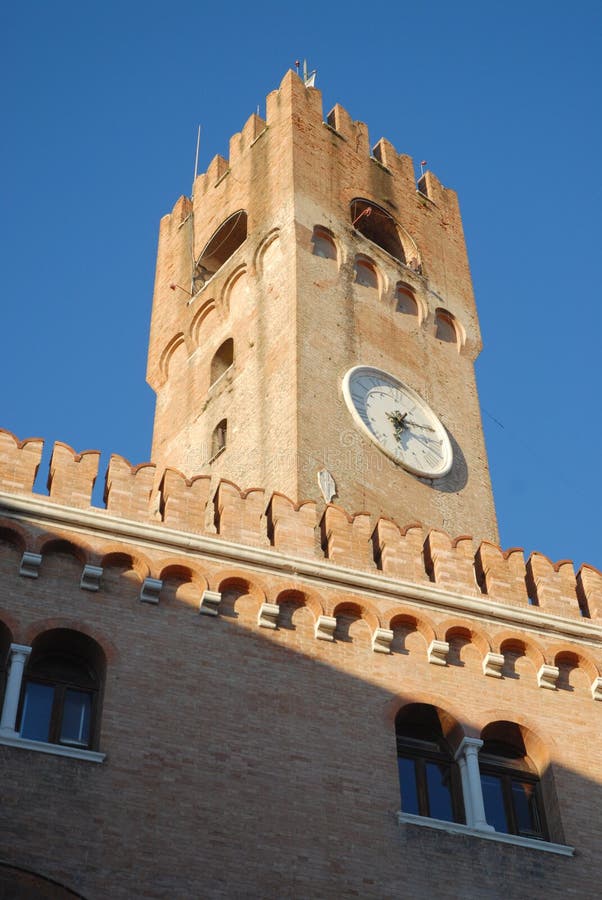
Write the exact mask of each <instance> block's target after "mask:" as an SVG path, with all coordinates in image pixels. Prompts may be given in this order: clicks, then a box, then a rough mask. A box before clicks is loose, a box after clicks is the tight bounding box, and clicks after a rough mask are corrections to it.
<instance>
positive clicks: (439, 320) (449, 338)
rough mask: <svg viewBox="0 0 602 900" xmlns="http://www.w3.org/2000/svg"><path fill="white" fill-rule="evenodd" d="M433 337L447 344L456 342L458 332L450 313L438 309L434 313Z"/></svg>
mask: <svg viewBox="0 0 602 900" xmlns="http://www.w3.org/2000/svg"><path fill="white" fill-rule="evenodd" d="M435 337H436V338H437V340H439V341H445V342H446V343H448V344H457V343H458V333H457V331H456V326H455V325H454V317H453V316H452V315H451V313H448V312H445V311H444V310H440V309H438V310H437V312H436V313H435Z"/></svg>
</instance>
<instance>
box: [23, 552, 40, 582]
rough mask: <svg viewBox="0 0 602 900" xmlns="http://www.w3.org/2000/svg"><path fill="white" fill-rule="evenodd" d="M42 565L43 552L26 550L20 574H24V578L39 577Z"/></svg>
mask: <svg viewBox="0 0 602 900" xmlns="http://www.w3.org/2000/svg"><path fill="white" fill-rule="evenodd" d="M41 565H42V554H41V553H29V552H27V551H25V553H24V554H23V556H22V557H21V566H20V568H19V575H23V577H24V578H37V577H38V575H39V574H40V566H41Z"/></svg>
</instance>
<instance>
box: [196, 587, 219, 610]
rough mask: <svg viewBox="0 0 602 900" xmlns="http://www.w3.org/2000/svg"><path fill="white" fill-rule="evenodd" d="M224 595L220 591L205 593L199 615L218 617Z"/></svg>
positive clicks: (200, 604)
mask: <svg viewBox="0 0 602 900" xmlns="http://www.w3.org/2000/svg"><path fill="white" fill-rule="evenodd" d="M221 602H222V595H221V593H220V592H219V591H203V593H202V596H201V601H200V603H199V615H201V616H217V614H218V612H219V605H220V603H221Z"/></svg>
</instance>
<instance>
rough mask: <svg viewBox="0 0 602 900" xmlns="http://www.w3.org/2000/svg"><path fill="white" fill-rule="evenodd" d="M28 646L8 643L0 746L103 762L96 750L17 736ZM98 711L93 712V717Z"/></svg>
mask: <svg viewBox="0 0 602 900" xmlns="http://www.w3.org/2000/svg"><path fill="white" fill-rule="evenodd" d="M31 651H32V647H30V646H29V645H27V644H15V643H12V644H11V645H10V648H9V662H8V666H7V668H8V676H7V679H6V688H5V691H4V701H3V704H2V715H1V717H0V744H3V745H5V746H8V747H19V748H21V749H23V750H33V751H35V752H37V753H47V754H50V755H52V756H67V757H70V758H72V759H82V760H86V761H87V762H95V763H101V762H104V760H105V759H106V753H101V752H99V751H98V750H88V749H83V748H81V747H73V746H69V745H68V744H51V743H47V742H45V741H35V740H31V739H29V738H23V737H21V735H20V733H19V731H17V718H18V715H19V712H20V710H19V706H20V700H21V695H22V692H23V682H24V679H25V668H26V665H27V660H28V659H29V656H30V654H31ZM98 713H99V710H98V709H97V714H98Z"/></svg>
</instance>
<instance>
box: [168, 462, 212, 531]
mask: <svg viewBox="0 0 602 900" xmlns="http://www.w3.org/2000/svg"><path fill="white" fill-rule="evenodd" d="M210 491H211V478H210V477H209V476H207V475H197V476H196V478H191V479H188V478H186V477H185V475H183V474H182V473H181V472H178V471H177V470H176V469H165V471H164V473H163V476H162V478H161V482H160V484H159V496H160V512H161V518H162V520H163V523H164V524H165V525H169V526H170V527H171V528H178V529H179V530H181V531H192V532H194V533H201V532H203V531H204V530H205V523H206V512H207V506H208V504H209V498H210Z"/></svg>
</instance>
